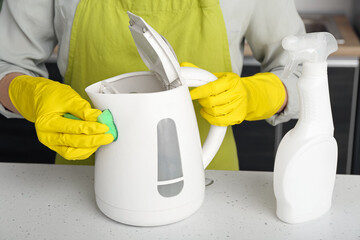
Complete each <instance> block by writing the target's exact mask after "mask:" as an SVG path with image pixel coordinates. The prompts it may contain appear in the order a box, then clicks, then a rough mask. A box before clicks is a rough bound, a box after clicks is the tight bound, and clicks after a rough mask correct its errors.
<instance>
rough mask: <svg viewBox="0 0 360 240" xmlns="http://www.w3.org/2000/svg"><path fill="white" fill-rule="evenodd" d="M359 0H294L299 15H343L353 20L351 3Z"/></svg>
mask: <svg viewBox="0 0 360 240" xmlns="http://www.w3.org/2000/svg"><path fill="white" fill-rule="evenodd" d="M354 1H359V0H295V4H296V8H297V9H298V11H299V12H300V13H322V14H334V13H335V14H344V15H346V16H347V17H348V18H349V19H350V20H352V18H353V3H354Z"/></svg>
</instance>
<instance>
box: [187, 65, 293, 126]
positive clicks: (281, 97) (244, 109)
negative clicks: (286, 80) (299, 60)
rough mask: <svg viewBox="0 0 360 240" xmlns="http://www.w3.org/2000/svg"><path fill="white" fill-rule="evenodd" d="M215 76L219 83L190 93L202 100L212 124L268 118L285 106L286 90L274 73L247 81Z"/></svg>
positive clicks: (203, 111)
mask: <svg viewBox="0 0 360 240" xmlns="http://www.w3.org/2000/svg"><path fill="white" fill-rule="evenodd" d="M182 66H191V64H182ZM214 74H215V75H216V76H217V77H218V79H217V80H215V81H213V82H210V83H208V84H205V85H203V86H200V87H197V88H195V89H193V90H191V92H190V94H191V98H192V99H193V100H195V99H198V101H199V103H200V104H201V106H202V107H203V108H202V109H201V110H200V113H201V115H202V116H203V117H204V118H205V119H206V120H207V121H208V122H209V123H210V124H212V125H218V126H230V125H234V124H239V123H241V122H242V121H244V120H247V121H255V120H262V119H267V118H269V117H271V116H273V115H274V114H275V113H277V112H278V111H279V110H280V108H281V107H282V106H283V105H284V102H285V99H286V89H285V87H284V85H283V83H282V82H281V80H280V79H279V78H278V77H277V76H276V75H275V74H273V73H269V72H266V73H258V74H255V75H254V76H251V77H243V78H242V77H240V76H239V75H237V74H235V73H232V72H223V73H214Z"/></svg>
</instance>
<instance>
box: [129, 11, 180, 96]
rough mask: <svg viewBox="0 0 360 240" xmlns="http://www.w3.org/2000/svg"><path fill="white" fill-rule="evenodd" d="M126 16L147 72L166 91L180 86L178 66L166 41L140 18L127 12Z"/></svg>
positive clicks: (173, 53)
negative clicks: (152, 75)
mask: <svg viewBox="0 0 360 240" xmlns="http://www.w3.org/2000/svg"><path fill="white" fill-rule="evenodd" d="M127 14H128V16H129V18H130V22H129V24H130V25H129V28H130V31H131V34H132V36H133V39H134V42H135V45H136V47H137V50H138V52H139V54H140V56H141V58H142V60H143V61H144V63H145V64H146V66H147V67H148V68H149V70H150V71H151V72H153V73H154V74H155V75H156V77H157V78H159V80H161V81H162V82H163V83H164V84H165V85H166V87H167V89H170V88H175V87H178V86H180V85H182V79H181V76H180V74H179V73H180V65H179V62H178V60H177V57H176V55H175V52H174V50H173V49H172V47H171V45H170V44H169V43H168V41H167V40H166V39H165V38H164V37H163V36H161V35H160V34H159V33H157V32H156V31H155V30H154V29H153V28H152V27H151V26H150V25H149V24H147V23H146V22H145V21H144V19H142V18H141V17H139V16H136V15H135V14H133V13H131V12H129V11H128V12H127Z"/></svg>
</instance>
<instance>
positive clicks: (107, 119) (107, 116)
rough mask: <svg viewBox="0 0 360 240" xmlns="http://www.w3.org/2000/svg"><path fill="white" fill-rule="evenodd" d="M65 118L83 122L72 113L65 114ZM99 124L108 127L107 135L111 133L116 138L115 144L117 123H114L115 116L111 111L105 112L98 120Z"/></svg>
mask: <svg viewBox="0 0 360 240" xmlns="http://www.w3.org/2000/svg"><path fill="white" fill-rule="evenodd" d="M64 117H66V118H69V119H74V120H81V119H80V118H78V117H75V116H74V115H72V114H70V113H65V114H64ZM97 122H99V123H103V124H105V125H106V126H108V127H109V131H108V132H106V133H110V134H111V135H113V137H114V142H115V141H116V140H117V138H118V131H117V129H116V126H115V123H114V119H113V116H112V114H111V112H110V110H109V109H106V110H104V111H103V112H102V113H101V114H100V115H99V116H98V118H97Z"/></svg>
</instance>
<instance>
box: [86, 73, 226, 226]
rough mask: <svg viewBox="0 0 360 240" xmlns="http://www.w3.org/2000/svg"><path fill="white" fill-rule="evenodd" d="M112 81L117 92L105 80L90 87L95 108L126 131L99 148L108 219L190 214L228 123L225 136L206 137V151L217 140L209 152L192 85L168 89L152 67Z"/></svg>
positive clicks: (101, 195)
mask: <svg viewBox="0 0 360 240" xmlns="http://www.w3.org/2000/svg"><path fill="white" fill-rule="evenodd" d="M183 72H184V74H183V75H189V76H198V77H199V78H203V79H204V78H205V79H206V78H207V79H209V77H211V76H213V75H212V74H210V73H208V72H206V71H204V70H201V69H196V68H184V71H183ZM186 72H187V73H186ZM192 72H196V73H197V74H193V73H192ZM201 76H202V77H201ZM214 79H216V77H215V76H213V79H212V80H214ZM105 81H106V82H107V84H112V87H113V89H117V91H118V93H116V94H102V93H101V88H102V85H101V82H98V83H95V84H93V85H90V86H89V87H87V88H86V92H87V94H88V95H89V97H90V99H91V101H92V102H93V104H94V106H95V107H96V108H98V109H101V110H104V109H109V110H110V111H111V113H112V115H113V118H114V123H115V125H116V126H117V129H118V134H119V137H118V139H117V141H116V142H113V143H111V144H109V145H106V146H102V147H101V148H99V150H98V151H97V152H96V154H95V159H96V160H95V195H96V202H97V205H98V207H99V208H100V209H101V211H102V212H103V213H104V214H105V215H107V216H108V217H110V218H112V219H114V220H116V221H118V222H122V223H125V224H129V225H136V226H157V225H164V224H169V223H173V222H176V221H179V220H182V219H184V218H186V217H188V216H190V215H191V214H193V213H194V212H195V211H196V210H197V209H199V208H200V206H201V204H202V202H203V199H204V192H205V182H204V181H205V176H204V167H205V166H206V165H207V164H204V162H203V158H204V155H207V156H209V157H207V158H210V159H209V161H208V162H210V161H211V158H212V157H213V155H215V153H216V151H217V150H218V148H219V147H220V145H221V142H222V139H223V137H224V135H225V132H226V127H216V128H220V130H221V132H222V133H221V134H220V136H217V137H215V138H214V140H211V141H208V140H207V142H208V144H207V145H208V146H209V147H205V146H204V148H205V149H210V148H213V146H214V143H211V142H214V141H215V142H217V144H216V143H215V149H213V150H212V152H213V153H210V155H211V156H210V155H209V153H204V150H203V148H202V146H201V142H200V136H199V130H198V126H197V121H196V116H195V112H194V107H193V104H192V100H191V97H190V93H189V90H188V86H187V85H182V86H179V87H176V88H174V89H170V90H166V89H165V88H164V86H163V85H162V84H161V82H159V80H158V79H157V78H156V76H155V74H153V73H152V72H135V73H128V74H123V75H119V76H116V77H113V78H110V79H107V80H105ZM189 82H191V81H189ZM195 82H196V80H195ZM204 83H206V82H203V83H202V84H204ZM194 84H195V85H196V83H194ZM210 132H211V130H210ZM209 134H210V133H209ZM215 135H217V134H215ZM208 138H209V137H208ZM206 152H208V150H206Z"/></svg>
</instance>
